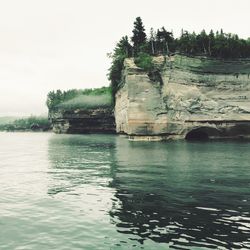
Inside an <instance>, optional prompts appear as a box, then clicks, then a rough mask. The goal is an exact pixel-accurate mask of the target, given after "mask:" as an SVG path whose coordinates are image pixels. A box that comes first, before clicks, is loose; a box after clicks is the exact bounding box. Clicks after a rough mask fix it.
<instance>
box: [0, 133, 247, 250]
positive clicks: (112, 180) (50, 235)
mask: <svg viewBox="0 0 250 250" xmlns="http://www.w3.org/2000/svg"><path fill="white" fill-rule="evenodd" d="M0 140H1V142H2V143H1V144H0V158H1V161H0V176H1V182H0V190H1V196H0V204H1V206H0V219H1V220H0V230H1V234H0V242H1V245H0V248H1V249H6V250H9V249H32V250H33V249H34V250H40V249H60V250H68V249H71V250H75V249H77V250H79V249H84V250H92V249H97V250H99V249H104V250H106V249H112V250H113V249H115V250H120V249H124V250H127V249H150V250H154V249H157V250H159V249H168V248H176V249H204V248H215V249H218V248H220V249H230V248H231V249H247V248H250V242H249V241H250V214H249V213H250V200H249V199H250V198H249V197H250V189H249V188H250V166H249V162H250V155H249V146H250V144H249V142H241V143H237V142H212V143H210V142H207V143H198V142H196V143H187V142H167V143H161V142H150V143H148V142H130V141H128V140H127V139H125V138H121V137H118V136H114V135H53V134H49V133H45V134H42V133H2V134H1V133H0Z"/></svg>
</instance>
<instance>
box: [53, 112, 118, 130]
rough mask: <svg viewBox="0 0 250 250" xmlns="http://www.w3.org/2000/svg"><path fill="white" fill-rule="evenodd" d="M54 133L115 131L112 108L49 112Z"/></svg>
mask: <svg viewBox="0 0 250 250" xmlns="http://www.w3.org/2000/svg"><path fill="white" fill-rule="evenodd" d="M49 119H50V121H51V123H52V126H53V131H54V132H55V133H71V134H72V133H78V134H81V133H115V118H114V114H113V110H112V108H94V109H76V110H62V109H60V110H57V111H50V112H49Z"/></svg>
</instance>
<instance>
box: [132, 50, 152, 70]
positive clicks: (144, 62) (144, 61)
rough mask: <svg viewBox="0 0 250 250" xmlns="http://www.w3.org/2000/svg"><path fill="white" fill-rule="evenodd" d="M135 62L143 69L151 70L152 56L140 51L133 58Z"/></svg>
mask: <svg viewBox="0 0 250 250" xmlns="http://www.w3.org/2000/svg"><path fill="white" fill-rule="evenodd" d="M135 64H136V65H137V66H138V67H140V68H142V69H144V70H145V71H152V70H153V68H154V64H153V58H152V56H150V55H149V54H147V53H144V52H140V53H139V55H138V57H136V58H135Z"/></svg>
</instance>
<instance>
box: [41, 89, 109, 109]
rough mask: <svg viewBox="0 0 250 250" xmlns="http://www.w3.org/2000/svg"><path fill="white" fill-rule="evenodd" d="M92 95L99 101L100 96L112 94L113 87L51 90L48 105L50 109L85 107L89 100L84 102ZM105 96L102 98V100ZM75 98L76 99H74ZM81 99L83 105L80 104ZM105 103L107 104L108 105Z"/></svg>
mask: <svg viewBox="0 0 250 250" xmlns="http://www.w3.org/2000/svg"><path fill="white" fill-rule="evenodd" d="M88 96H92V97H93V98H95V99H96V100H97V101H98V100H99V99H98V96H106V97H107V98H108V97H110V96H111V88H110V87H102V88H96V89H84V90H78V89H70V90H67V91H61V90H56V91H50V92H49V93H48V95H47V101H46V104H47V107H48V109H49V110H50V111H52V110H56V109H58V108H63V107H64V106H65V107H66V106H67V107H71V106H72V107H74V106H77V105H78V106H79V107H84V103H85V104H87V102H84V100H85V99H86V98H87V97H88ZM101 99H103V98H100V101H101ZM72 100H75V101H72ZM80 100H81V105H80ZM107 103H108V102H106V104H107ZM101 104H103V102H100V105H101ZM106 104H105V105H106Z"/></svg>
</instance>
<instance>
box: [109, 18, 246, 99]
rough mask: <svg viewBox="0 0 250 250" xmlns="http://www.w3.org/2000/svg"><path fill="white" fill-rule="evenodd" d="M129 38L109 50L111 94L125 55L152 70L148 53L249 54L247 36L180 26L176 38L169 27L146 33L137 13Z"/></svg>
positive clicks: (118, 81) (208, 55)
mask: <svg viewBox="0 0 250 250" xmlns="http://www.w3.org/2000/svg"><path fill="white" fill-rule="evenodd" d="M132 33H133V35H132V37H131V42H130V41H129V38H128V36H124V37H122V38H121V40H120V41H119V42H118V43H117V44H116V47H115V48H114V51H113V53H110V54H109V55H110V57H111V59H112V64H111V67H110V69H109V75H108V76H109V80H110V81H111V87H112V95H113V98H114V96H115V93H116V91H117V89H118V88H119V85H120V83H121V80H122V69H123V62H124V59H125V58H128V57H134V58H135V63H136V64H137V66H139V67H141V68H143V69H144V70H146V71H148V72H149V73H150V71H155V70H156V69H154V65H153V64H152V58H151V59H150V57H151V56H157V55H164V56H169V55H171V54H173V53H180V54H185V55H188V56H198V55H199V56H206V57H212V58H218V59H233V58H247V57H250V38H248V39H247V40H245V39H241V38H239V37H238V35H236V34H231V33H225V32H224V31H223V30H222V29H221V30H220V31H213V30H211V31H210V32H209V33H206V31H205V30H202V31H201V32H200V33H195V32H191V33H190V32H188V31H186V30H182V32H181V36H180V37H179V38H174V36H173V33H172V31H167V30H166V29H165V28H164V27H162V28H160V29H157V30H156V31H155V30H153V28H151V29H150V34H149V36H147V35H146V33H145V28H144V25H143V23H142V20H141V18H140V17H137V18H136V20H135V22H134V29H133V31H132Z"/></svg>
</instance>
